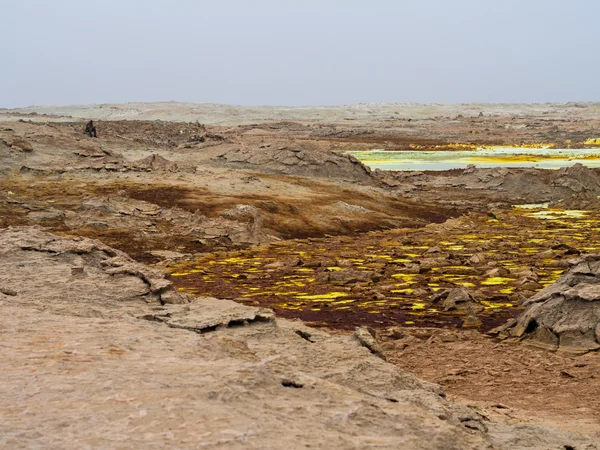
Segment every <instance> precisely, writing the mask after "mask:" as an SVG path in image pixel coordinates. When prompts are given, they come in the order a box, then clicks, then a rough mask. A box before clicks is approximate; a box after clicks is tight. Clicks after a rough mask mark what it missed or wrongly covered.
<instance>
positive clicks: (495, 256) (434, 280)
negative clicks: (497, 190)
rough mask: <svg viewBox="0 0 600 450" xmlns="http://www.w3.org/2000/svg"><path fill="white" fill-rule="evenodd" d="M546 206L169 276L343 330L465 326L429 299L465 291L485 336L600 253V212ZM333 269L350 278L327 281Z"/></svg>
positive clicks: (228, 258) (272, 249)
mask: <svg viewBox="0 0 600 450" xmlns="http://www.w3.org/2000/svg"><path fill="white" fill-rule="evenodd" d="M545 206H546V205H527V207H523V208H514V209H513V210H511V211H505V212H502V213H498V214H496V218H495V219H494V218H490V217H489V216H487V215H469V216H465V217H462V218H459V219H453V220H452V221H449V222H447V223H446V224H441V225H438V226H436V227H428V228H425V229H399V230H390V231H384V232H372V233H366V234H364V235H361V236H360V238H355V237H344V236H339V237H328V238H322V239H304V240H291V241H282V242H277V243H272V244H269V245H263V246H260V247H257V248H254V249H251V250H244V251H239V252H228V253H215V254H206V255H202V256H201V257H199V258H198V259H197V260H195V261H191V262H185V263H182V264H179V265H174V266H172V267H170V268H169V273H170V277H171V280H172V281H173V282H174V284H175V286H177V287H178V288H179V289H181V290H183V291H188V292H190V293H193V294H196V295H207V296H214V297H218V298H229V299H235V300H236V301H238V302H241V303H245V304H249V305H260V306H266V307H270V308H273V309H274V310H275V311H276V312H277V313H278V314H279V315H281V316H284V317H290V318H299V319H302V320H304V321H307V322H310V323H312V324H313V325H316V326H327V327H333V328H341V329H352V328H353V327H355V326H358V325H370V326H374V327H385V326H393V325H408V326H434V327H457V326H458V327H460V326H462V323H463V321H464V319H465V313H464V311H463V312H460V311H444V310H443V308H442V306H441V305H440V304H439V303H436V302H434V301H433V300H432V297H433V296H434V295H435V294H436V293H438V292H440V291H443V290H446V289H451V288H457V287H465V288H467V289H469V291H470V292H471V293H472V294H473V295H474V296H475V299H476V301H477V303H476V305H475V306H476V308H475V310H474V311H475V312H476V315H477V317H478V318H479V319H480V320H481V321H482V328H483V329H484V330H487V329H490V328H492V327H494V326H497V325H499V324H501V323H504V322H505V321H506V320H507V319H508V318H509V317H512V316H514V315H516V314H517V312H518V311H519V310H520V306H519V301H520V300H522V299H523V297H524V296H525V297H526V296H530V295H533V294H534V293H535V292H537V291H539V290H540V289H542V288H543V287H544V286H547V285H549V284H551V283H553V282H554V281H556V280H557V278H558V277H559V276H560V275H561V274H562V273H563V271H564V270H565V267H567V261H568V260H569V259H571V258H573V257H574V256H576V255H577V254H578V253H579V252H580V251H581V252H593V251H599V250H600V212H596V211H564V210H557V209H548V208H546V207H545ZM335 272H341V273H340V274H338V275H341V274H346V275H348V274H350V276H349V278H348V277H346V278H343V277H342V278H339V277H335V276H330V274H333V273H335ZM336 280H337V281H336Z"/></svg>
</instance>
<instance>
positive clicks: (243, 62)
mask: <svg viewBox="0 0 600 450" xmlns="http://www.w3.org/2000/svg"><path fill="white" fill-rule="evenodd" d="M4 3H5V5H3V17H4V21H3V22H4V24H3V27H2V28H0V49H1V50H2V55H3V67H2V70H0V85H1V86H2V87H3V89H2V92H3V95H2V96H1V97H0V108H18V107H27V106H32V105H36V106H42V105H65V106H66V105H82V104H106V103H135V102H168V101H176V102H184V103H209V104H210V103H213V104H223V105H238V106H281V107H299V106H339V105H353V104H361V103H363V104H364V103H419V104H462V103H539V104H545V103H568V102H594V101H600V85H599V84H598V83H597V79H598V75H599V74H600V73H599V72H600V62H599V61H597V58H596V54H597V53H598V49H599V48H598V47H600V46H599V45H598V42H599V39H598V38H597V36H596V34H595V28H594V27H593V18H594V17H598V16H599V14H600V2H594V1H592V0H573V1H571V2H569V3H566V2H563V1H560V0H546V1H544V0H528V1H520V2H519V1H516V0H504V1H502V2H495V3H493V4H492V3H491V2H480V1H476V0H455V1H454V2H447V1H444V0H422V1H420V2H418V4H417V2H408V1H392V0H379V1H373V2H370V3H369V4H366V3H364V2H360V1H357V0H347V1H344V2H342V1H339V0H331V1H327V2H326V1H320V2H317V1H315V0H306V1H304V2H302V3H298V4H295V3H294V4H283V3H282V2H278V1H275V0H255V1H253V2H247V1H246V2H243V1H241V0H229V1H227V0H224V1H221V2H219V3H218V4H215V3H214V2H199V1H193V0H179V1H176V2H166V1H163V0H147V1H142V0H124V1H123V0H121V1H119V2H118V1H116V0H107V1H104V2H101V3H91V2H86V3H81V2H76V1H75V0H63V1H61V2H60V3H59V4H57V3H58V2H44V1H41V0H21V1H19V2H16V1H5V2H4Z"/></svg>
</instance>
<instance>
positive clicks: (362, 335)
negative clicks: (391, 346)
mask: <svg viewBox="0 0 600 450" xmlns="http://www.w3.org/2000/svg"><path fill="white" fill-rule="evenodd" d="M354 337H355V338H356V339H357V340H358V342H359V343H360V345H362V346H363V347H366V348H368V349H369V351H370V352H371V353H373V354H374V355H375V356H378V357H380V358H381V359H383V360H384V361H387V358H386V356H385V354H384V353H383V350H382V348H381V347H380V346H379V343H378V342H377V339H376V338H375V337H374V336H373V334H371V331H370V330H369V329H368V328H365V327H357V328H356V329H355V330H354Z"/></svg>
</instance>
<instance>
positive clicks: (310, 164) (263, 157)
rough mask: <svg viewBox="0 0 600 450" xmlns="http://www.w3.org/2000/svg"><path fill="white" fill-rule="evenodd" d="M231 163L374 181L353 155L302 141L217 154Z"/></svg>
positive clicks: (219, 158)
mask: <svg viewBox="0 0 600 450" xmlns="http://www.w3.org/2000/svg"><path fill="white" fill-rule="evenodd" d="M216 161H219V162H220V163H221V164H225V165H227V166H229V167H235V168H242V169H253V170H261V171H266V172H273V173H283V174H286V175H299V176H309V177H317V178H331V179H338V180H344V181H353V182H362V183H371V182H372V180H371V171H370V169H369V168H367V167H366V166H364V165H363V164H362V163H361V162H360V161H358V160H357V159H356V158H354V157H353V156H350V155H341V154H338V153H334V152H330V151H326V150H322V149H313V148H309V147H307V146H301V145H289V146H283V147H278V148H273V147H271V146H265V147H260V148H257V147H246V146H243V147H240V148H237V149H234V150H230V151H227V152H225V153H223V154H221V155H219V156H217V157H216Z"/></svg>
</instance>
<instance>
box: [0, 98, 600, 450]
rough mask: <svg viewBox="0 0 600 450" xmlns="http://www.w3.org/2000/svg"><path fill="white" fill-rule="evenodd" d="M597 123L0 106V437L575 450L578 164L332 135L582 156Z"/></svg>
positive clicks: (599, 437)
mask: <svg viewBox="0 0 600 450" xmlns="http://www.w3.org/2000/svg"><path fill="white" fill-rule="evenodd" d="M88 118H93V119H94V120H96V127H97V131H98V138H90V137H87V136H85V135H84V134H83V133H82V131H83V128H84V126H85V121H86V120H87V119H88ZM599 124H600V106H599V105H598V104H594V103H578V104H565V105H551V104H548V105H479V104H472V105H456V106H444V105H357V106H348V107H332V108H328V107H322V108H268V107H264V108H243V107H227V106H221V105H191V104H174V103H165V104H128V105H92V106H82V107H31V108H26V109H23V110H10V111H9V110H0V253H1V254H2V258H0V264H2V275H0V305H1V307H2V309H3V313H4V314H2V317H3V319H2V321H1V322H0V329H1V330H2V332H3V337H4V338H3V344H2V346H0V351H2V365H3V367H2V372H3V373H4V374H5V378H4V380H5V381H4V383H3V384H2V389H3V395H2V398H3V399H5V401H3V402H0V414H1V417H2V421H1V425H0V427H1V428H2V432H1V433H0V442H1V443H2V445H3V446H6V447H10V448H26V447H27V448H31V447H40V446H44V447H51V448H75V447H77V448H80V447H108V448H115V447H116V448H128V447H131V446H132V443H135V445H136V446H143V447H153V446H154V447H162V446H165V445H170V446H175V447H192V446H193V447H198V446H203V447H209V448H212V447H217V446H220V447H224V448H304V447H313V448H344V449H345V448H367V447H373V446H378V447H381V448H398V447H399V446H400V447H402V448H432V449H433V448H436V449H437V448H449V449H450V448H457V449H458V448H460V449H462V448H490V449H492V448H494V449H496V448H506V449H509V448H510V449H513V448H539V449H548V448H556V449H571V448H576V449H593V448H598V447H599V445H598V442H600V416H599V415H598V411H600V404H598V402H597V398H598V397H599V394H600V392H598V386H597V382H596V381H597V373H598V370H599V369H600V359H599V356H598V355H599V353H598V348H599V347H600V344H599V342H600V341H599V338H598V320H599V319H598V317H600V315H599V313H598V311H596V309H597V305H596V304H595V303H597V298H596V295H595V293H596V290H595V287H594V286H595V281H594V280H595V277H596V275H597V267H596V266H597V261H596V260H597V256H594V253H595V252H598V251H600V244H598V242H599V241H598V239H599V238H600V236H599V232H600V227H599V226H598V224H599V223H600V216H599V214H600V213H599V212H598V196H599V195H600V171H598V170H596V169H589V168H587V167H585V166H583V165H580V164H578V165H573V166H571V167H568V168H563V169H560V170H557V171H552V170H540V169H505V168H494V169H479V168H477V167H467V168H465V169H457V170H450V171H443V172H383V171H379V170H377V171H371V170H370V169H369V168H368V167H366V166H364V165H363V164H361V163H360V162H359V161H357V160H356V159H354V158H352V157H350V156H348V155H346V154H344V152H343V151H344V150H360V149H373V148H378V149H389V150H403V149H412V150H415V149H424V150H427V151H435V150H436V149H447V150H452V149H464V148H473V147H475V146H478V145H495V144H500V145H526V146H527V145H530V146H539V145H550V146H554V147H556V148H566V147H573V148H579V147H588V148H593V147H594V146H597V145H600V143H597V142H596V140H597V139H598V136H597V134H598V133H597V130H598V125H599ZM542 203H543V205H542ZM530 204H534V205H530ZM518 205H521V206H519V207H518V208H516V207H515V206H518ZM577 258H578V259H577ZM300 320H301V321H300ZM310 327H312V328H310ZM490 331H492V333H491V334H490ZM412 373H414V374H416V376H415V375H413V374H412ZM417 376H418V377H420V378H417ZM48 405H51V406H52V408H51V409H50V408H49V407H48Z"/></svg>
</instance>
